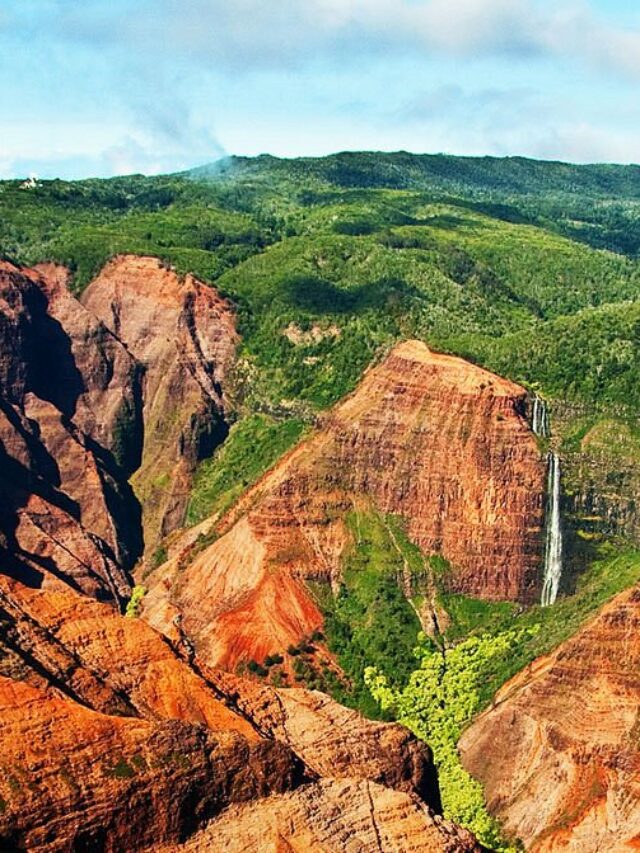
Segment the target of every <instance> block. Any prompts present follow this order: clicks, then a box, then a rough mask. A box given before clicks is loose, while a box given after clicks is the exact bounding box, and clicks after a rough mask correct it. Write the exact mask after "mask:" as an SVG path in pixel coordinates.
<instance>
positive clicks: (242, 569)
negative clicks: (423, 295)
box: [145, 341, 545, 667]
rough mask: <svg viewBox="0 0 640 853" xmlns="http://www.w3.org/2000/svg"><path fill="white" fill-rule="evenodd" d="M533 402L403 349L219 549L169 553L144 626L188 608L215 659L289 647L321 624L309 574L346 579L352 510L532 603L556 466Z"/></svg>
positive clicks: (469, 577) (268, 482) (286, 462)
mask: <svg viewBox="0 0 640 853" xmlns="http://www.w3.org/2000/svg"><path fill="white" fill-rule="evenodd" d="M525 402H526V392H525V391H524V389H522V388H520V387H519V386H517V385H514V384H512V383H510V382H507V381H506V380H503V379H501V378H499V377H497V376H494V375H493V374H490V373H488V372H487V371H485V370H482V369H480V368H478V367H476V366H474V365H471V364H469V363H467V362H465V361H463V360H462V359H459V358H453V357H450V356H443V355H438V354H436V353H433V352H431V351H430V350H429V349H428V348H427V347H426V346H425V345H424V344H421V343H419V342H417V341H409V342H406V343H403V344H400V345H399V346H397V347H396V348H395V349H394V350H393V351H392V352H391V354H390V355H389V356H388V357H387V358H386V359H385V360H384V362H383V363H382V364H380V365H378V366H377V367H375V368H373V369H372V370H370V371H369V372H368V373H367V374H366V375H365V377H364V379H363V380H362V382H361V384H360V386H359V387H358V389H357V390H356V391H355V392H354V393H353V394H352V395H351V396H350V397H348V398H346V399H345V400H344V401H343V402H342V403H340V404H339V405H338V406H336V407H335V408H334V409H333V410H332V411H331V412H330V413H328V414H327V415H326V416H325V417H324V419H323V421H322V423H321V424H320V426H319V428H318V430H317V431H316V433H315V435H313V436H312V437H311V438H310V439H309V440H308V441H306V442H303V443H302V444H301V445H299V446H298V447H297V448H295V449H294V450H293V451H292V452H291V453H290V454H288V456H286V457H285V458H284V459H283V460H282V461H281V462H280V463H279V464H278V465H277V466H276V467H275V468H274V469H272V471H271V472H269V473H268V474H267V475H266V476H265V477H264V478H263V479H262V480H261V481H260V482H259V483H258V484H257V485H256V486H255V487H254V488H253V489H252V490H250V491H249V492H248V493H247V494H246V495H245V497H244V498H243V499H242V500H241V501H240V503H239V504H238V505H237V506H236V507H235V509H233V510H232V511H231V512H230V513H229V514H228V515H227V516H226V517H225V518H224V519H222V521H221V522H220V523H219V524H218V525H217V528H216V529H217V532H218V533H219V534H220V536H219V538H218V539H217V541H215V543H214V544H213V545H211V546H210V547H209V548H207V549H205V550H204V551H201V552H200V553H199V554H198V555H197V556H196V557H195V559H191V557H190V555H189V547H190V544H191V543H192V542H193V537H192V534H187V536H186V538H185V540H184V541H183V542H182V543H181V542H178V543H177V544H176V545H175V546H174V547H173V548H172V551H171V560H170V561H169V562H168V564H167V565H165V566H164V567H163V568H162V569H161V571H159V572H158V573H157V574H156V576H155V579H154V580H153V581H152V585H153V589H152V592H151V593H150V595H149V596H148V597H147V600H146V603H145V614H146V618H148V619H149V621H150V622H151V623H152V624H154V625H155V626H157V627H158V628H160V629H161V630H164V631H166V632H168V633H169V634H171V632H172V631H174V621H175V618H176V615H177V614H178V618H180V616H179V614H181V620H182V621H181V625H182V630H183V631H184V632H185V633H186V634H188V635H189V636H190V637H191V638H192V639H193V640H194V641H195V642H196V646H197V648H198V650H199V653H200V654H201V655H202V656H203V658H205V659H206V660H207V661H209V662H211V663H214V664H218V665H222V666H225V667H233V666H234V665H235V664H237V663H238V661H240V660H243V659H247V658H252V657H253V658H255V659H256V660H262V659H263V658H264V656H265V655H266V654H269V653H273V652H279V651H282V650H283V649H286V647H287V646H288V645H289V644H290V643H295V642H297V641H298V640H299V639H300V637H302V636H304V635H308V634H310V633H311V632H312V631H313V630H315V629H316V628H317V627H318V626H319V625H320V624H321V622H322V616H321V614H320V612H319V610H318V608H317V607H316V605H315V604H314V603H313V601H312V599H311V597H310V596H309V593H308V590H307V588H306V586H305V581H310V580H319V581H325V582H330V583H332V584H333V585H334V586H335V584H336V583H337V582H338V581H339V579H340V564H341V556H342V554H343V552H344V549H345V547H346V545H347V544H348V542H349V536H348V532H347V529H346V526H345V524H344V516H345V514H346V513H347V512H348V511H349V510H351V509H353V508H354V507H360V508H363V507H364V508H365V509H366V508H367V507H373V508H374V509H375V510H377V511H378V512H380V513H385V514H386V513H394V514H399V515H402V516H403V517H404V518H405V519H406V520H407V532H408V534H409V536H410V538H411V539H412V540H413V541H414V542H415V543H417V544H418V545H420V547H421V548H422V549H423V550H424V551H425V552H426V553H427V554H429V553H435V554H441V555H443V556H444V557H445V558H446V559H447V560H449V561H450V563H451V567H452V568H451V572H450V573H449V575H448V579H447V582H448V584H449V586H450V588H451V589H453V590H456V591H460V592H465V593H468V594H471V595H477V596H481V597H485V598H490V599H503V598H507V599H513V600H522V601H532V600H534V599H535V598H536V597H537V595H538V591H539V586H540V574H541V571H540V569H541V566H540V562H541V536H540V532H541V528H542V522H543V495H544V483H545V465H544V462H543V460H542V458H541V456H540V453H539V450H538V447H537V443H536V440H535V437H534V436H533V434H532V433H531V431H530V429H529V426H528V423H527V421H526V418H525ZM214 522H215V520H212V521H211V522H209V523H208V525H207V524H205V525H203V526H202V527H201V528H200V530H201V532H206V531H207V530H208V531H209V532H210V531H211V530H213V529H214ZM172 583H173V589H172V590H171V593H170V594H169V593H167V587H168V586H170V585H171V584H172Z"/></svg>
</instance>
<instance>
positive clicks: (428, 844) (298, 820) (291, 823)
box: [161, 780, 483, 853]
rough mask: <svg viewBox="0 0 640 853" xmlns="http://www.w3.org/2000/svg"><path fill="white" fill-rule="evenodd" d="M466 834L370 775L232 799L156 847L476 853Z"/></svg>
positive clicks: (264, 852) (174, 850)
mask: <svg viewBox="0 0 640 853" xmlns="http://www.w3.org/2000/svg"><path fill="white" fill-rule="evenodd" d="M482 849H483V848H481V847H480V845H479V844H478V843H477V841H476V840H475V839H474V837H473V836H472V835H471V833H469V832H466V831H465V830H461V829H460V828H459V827H457V826H455V825H453V824H451V823H450V822H449V821H446V820H443V819H442V818H441V817H437V816H434V815H431V814H429V812H428V811H425V809H424V807H423V806H422V805H421V804H420V802H419V801H417V800H416V799H415V798H413V797H410V796H409V795H407V794H402V793H400V792H398V791H392V790H390V789H389V788H383V787H382V786H381V785H376V784H375V783H374V782H368V781H361V782H353V781H346V780H327V781H323V782H320V783H317V784H315V785H306V786H305V787H303V788H299V789H298V790H297V791H294V792H292V793H288V794H284V795H280V796H272V797H268V798H267V799H265V800H263V801H262V802H260V803H257V804H254V805H252V806H249V807H245V806H233V807H231V808H229V809H228V810H227V811H226V812H225V813H224V814H223V815H221V817H220V818H218V819H217V820H214V821H213V822H212V823H211V824H210V825H209V826H208V827H207V828H206V829H205V830H203V831H202V832H199V833H197V834H196V835H194V836H193V837H192V838H190V839H189V840H188V841H187V842H186V843H185V844H182V845H176V846H171V847H165V848H163V850H162V851H161V853H178V851H184V853H207V851H211V850H228V851H229V853H245V851H248V853H283V851H287V853H307V851H309V850H313V851H314V853H336V851H339V850H357V851H359V853H411V851H415V853H425V851H428V853H480V851H481V850H482Z"/></svg>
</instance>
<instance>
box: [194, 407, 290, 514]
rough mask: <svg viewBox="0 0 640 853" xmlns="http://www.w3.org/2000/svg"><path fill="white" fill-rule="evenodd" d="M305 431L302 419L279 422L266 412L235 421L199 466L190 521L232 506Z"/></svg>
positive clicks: (221, 511) (220, 511)
mask: <svg viewBox="0 0 640 853" xmlns="http://www.w3.org/2000/svg"><path fill="white" fill-rule="evenodd" d="M303 430H304V424H303V422H302V421H300V420H296V419H294V418H291V419H289V420H285V421H276V420H274V419H273V418H270V417H267V416H266V415H250V416H249V417H246V418H244V419H243V420H241V421H239V422H238V423H237V424H234V426H232V427H231V430H230V431H229V436H228V438H227V440H226V441H225V443H224V444H223V445H222V446H221V447H220V448H219V449H218V451H217V453H216V454H215V455H214V456H213V457H212V458H211V459H207V460H205V461H204V462H202V463H201V464H200V466H199V467H198V470H197V472H196V475H195V480H194V486H193V491H192V494H191V500H190V502H189V508H188V510H187V522H188V523H189V524H196V523H197V522H198V521H201V520H202V519H203V518H207V517H208V516H209V515H213V514H214V513H223V512H224V511H225V510H227V509H229V507H230V506H232V504H233V503H234V502H235V501H236V500H237V499H238V497H239V496H240V495H241V494H242V493H243V492H244V491H245V490H246V489H247V487H248V486H251V485H253V483H255V482H256V480H258V479H259V478H260V477H261V475H262V474H264V472H265V471H266V470H267V469H268V468H269V467H270V466H271V465H273V463H274V462H275V461H276V460H277V459H278V458H279V457H280V456H282V454H283V453H284V452H285V451H287V450H288V449H289V448H290V447H291V446H292V445H293V444H295V442H296V441H298V439H299V438H300V436H301V435H302V432H303Z"/></svg>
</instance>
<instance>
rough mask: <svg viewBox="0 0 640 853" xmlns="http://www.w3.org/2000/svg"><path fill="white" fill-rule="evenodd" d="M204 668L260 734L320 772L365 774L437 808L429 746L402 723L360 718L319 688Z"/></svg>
mask: <svg viewBox="0 0 640 853" xmlns="http://www.w3.org/2000/svg"><path fill="white" fill-rule="evenodd" d="M205 672H207V674H208V678H209V680H210V682H211V683H212V684H215V685H216V687H218V688H219V689H220V691H221V692H222V693H223V694H224V695H225V696H233V697H234V706H235V707H236V708H237V709H238V710H239V711H241V712H242V713H244V714H246V716H247V718H248V719H250V720H251V722H252V724H253V725H254V726H255V727H256V728H257V730H258V731H259V732H261V734H263V735H264V736H266V737H270V738H271V737H275V738H276V739H277V740H280V741H282V742H283V743H288V744H289V745H290V746H291V748H292V749H293V750H294V751H295V753H296V754H297V755H299V756H300V758H302V759H303V760H304V763H305V765H306V766H307V767H308V768H309V769H310V770H312V771H313V772H314V773H316V774H317V775H318V776H321V777H333V778H350V779H369V780H371V781H373V782H378V783H380V784H382V785H384V786H385V787H388V788H394V789H395V790H398V791H405V792H407V793H411V794H418V795H419V796H420V798H421V799H422V800H423V801H424V802H426V803H428V804H429V805H430V806H431V807H432V808H433V809H435V810H436V811H440V810H441V806H440V799H439V791H438V781H437V778H436V773H435V769H434V765H433V760H432V756H431V751H430V750H429V748H428V747H427V746H426V745H425V744H424V743H422V742H421V741H419V740H417V739H416V738H415V737H414V736H413V735H412V734H411V733H410V732H409V731H408V730H407V729H405V728H404V727H403V726H399V725H392V724H389V723H375V722H372V721H371V720H364V719H363V717H361V716H360V714H358V713H356V712H355V711H351V710H349V709H348V708H344V707H343V706H342V705H339V704H338V703H337V702H335V701H334V700H333V699H330V698H329V697H328V696H327V695H325V694H324V693H320V692H318V691H310V690H291V689H286V690H274V689H273V688H271V687H264V686H261V685H257V684H254V683H250V682H247V681H245V680H244V679H240V678H238V677H237V676H234V675H231V674H229V673H226V672H223V671H220V670H209V669H208V668H207V669H206V670H205Z"/></svg>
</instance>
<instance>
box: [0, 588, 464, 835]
mask: <svg viewBox="0 0 640 853" xmlns="http://www.w3.org/2000/svg"><path fill="white" fill-rule="evenodd" d="M181 652H186V650H184V649H182V650H181V649H174V648H172V647H171V645H170V644H169V643H168V642H167V640H166V639H164V638H163V637H162V636H161V635H159V634H157V633H156V632H155V631H154V630H153V629H152V628H150V627H149V626H148V625H146V624H145V623H144V622H142V621H141V620H139V619H131V618H126V617H122V616H120V615H118V614H117V613H116V612H115V610H114V609H113V608H112V607H110V606H108V605H106V604H100V603H98V602H92V601H90V600H89V599H88V598H87V597H86V596H82V595H78V594H77V593H74V592H71V591H69V590H60V591H58V590H34V589H31V588H29V587H27V586H25V585H24V584H21V583H20V582H18V581H15V580H11V579H8V578H6V577H0V754H1V755H2V762H1V763H2V767H3V773H2V774H0V847H2V846H3V845H4V846H5V847H9V848H11V847H27V848H28V849H30V850H37V851H57V850H68V849H76V850H88V849H92V850H93V849H108V850H122V851H124V850H131V849H144V848H146V847H149V848H152V849H158V848H159V847H161V846H162V845H170V846H171V845H176V844H178V842H180V841H182V840H184V839H185V838H187V837H189V836H190V835H191V834H192V833H194V832H196V831H197V830H199V829H200V828H202V827H203V826H204V825H205V824H206V823H207V822H208V821H209V820H211V819H212V818H214V817H216V815H218V814H220V813H221V812H222V811H223V810H224V809H225V808H226V807H227V806H229V805H230V804H234V803H235V804H240V803H245V802H246V803H251V804H252V807H256V808H257V809H258V812H257V814H258V816H259V815H260V814H262V809H263V806H262V798H264V797H266V798H267V800H265V802H266V803H267V806H266V808H267V809H269V808H270V807H271V805H270V804H271V803H272V802H274V803H277V802H278V801H277V800H272V798H273V797H278V796H279V795H280V794H283V793H286V792H287V791H291V792H292V791H298V790H299V791H300V797H301V799H300V803H305V802H310V803H313V802H316V801H317V802H318V803H319V804H320V806H321V814H320V818H319V819H320V823H322V822H324V823H325V824H326V823H327V822H328V821H329V818H330V814H331V809H333V811H335V808H336V806H337V805H339V803H340V802H343V801H344V803H345V805H346V804H347V801H349V802H350V803H351V805H350V809H351V812H347V813H345V815H344V816H343V823H344V826H345V827H346V828H345V830H344V831H345V832H346V831H347V830H348V827H349V824H350V821H353V826H352V829H351V831H352V832H354V833H357V832H359V831H360V822H361V821H362V820H363V819H364V818H365V812H364V810H363V809H364V806H366V803H367V802H368V801H369V800H368V799H366V798H365V793H364V792H366V791H368V790H369V788H368V787H367V786H368V784H369V783H370V784H371V786H372V787H371V791H370V794H371V798H372V800H373V801H375V802H378V801H379V802H380V817H379V819H374V818H370V820H372V821H373V824H372V825H373V826H375V825H376V824H379V825H380V827H382V828H384V830H383V829H381V832H382V831H384V832H385V833H387V835H386V836H385V835H384V834H383V836H382V837H387V836H388V837H389V838H393V839H395V838H404V837H405V835H407V837H410V836H411V834H413V835H415V837H416V838H417V839H419V838H420V833H421V832H422V833H423V834H424V838H423V841H424V843H427V842H429V843H430V842H431V840H432V838H433V839H437V840H438V844H440V841H441V840H442V841H443V843H442V846H437V845H436V846H434V847H433V849H434V850H440V849H442V850H449V849H456V848H455V847H453V848H451V847H447V846H445V845H444V842H445V841H447V842H448V840H449V839H450V836H451V837H458V836H457V835H456V833H459V837H460V838H461V839H463V840H465V843H467V841H468V842H469V844H470V846H469V847H468V848H467V847H460V848H459V849H461V850H462V849H469V850H475V849H477V848H476V847H474V846H472V842H473V839H471V837H470V836H469V835H468V834H467V833H461V832H460V831H459V830H457V829H455V828H453V827H450V826H449V824H446V822H443V821H442V820H441V819H440V818H438V817H437V814H438V813H439V811H440V803H439V793H438V787H437V780H436V774H435V770H434V767H433V763H432V759H431V754H430V751H429V749H428V747H427V746H426V745H424V744H422V743H420V742H419V741H417V740H416V739H415V738H414V737H413V736H412V735H411V734H410V733H409V732H407V731H406V730H405V729H403V728H402V727H401V726H397V725H388V724H381V723H372V722H369V721H366V720H364V719H363V718H362V717H360V716H359V715H358V714H356V713H354V712H352V711H348V710H347V709H345V708H342V707H341V706H339V705H338V704H337V703H335V702H334V701H333V700H331V699H329V698H328V697H326V696H323V695H322V694H318V693H309V692H307V691H304V690H294V691H287V690H274V689H270V688H262V687H259V686H257V685H254V684H252V683H250V682H246V681H244V680H243V679H239V678H237V677H234V676H230V675H229V674H227V673H222V672H219V671H216V670H213V669H211V668H209V667H207V666H205V665H203V664H202V663H201V662H200V661H198V659H197V658H194V657H193V656H192V655H189V654H186V653H185V656H184V657H183V656H181ZM319 779H333V780H340V781H339V782H338V781H335V782H333V783H332V784H331V785H328V786H327V785H325V784H324V783H322V784H321V783H319V782H318V781H317V780H319ZM365 782H366V783H367V784H366V785H363V784H361V783H365ZM307 789H308V790H307ZM325 789H326V790H325ZM350 790H352V793H351V794H349V793H348V792H349V791H350ZM391 790H393V791H396V792H397V794H398V798H397V799H394V798H393V797H392V798H391V801H390V802H392V803H396V805H394V807H393V808H391V807H389V808H387V806H384V805H383V803H386V802H387V801H388V800H389V798H388V796H387V794H386V793H385V792H386V791H391ZM305 791H306V793H304V792H305ZM341 791H345V792H347V793H344V794H341V793H340V792H341ZM372 807H373V806H372ZM278 808H279V807H278ZM283 815H284V813H283ZM312 817H313V815H311V817H309V820H307V818H306V817H305V816H304V810H303V812H301V813H300V814H299V815H298V817H297V818H296V825H295V827H292V832H293V833H294V836H298V835H300V837H301V838H302V839H304V838H306V837H307V836H306V835H305V833H307V831H309V832H311V833H313V832H316V831H320V824H319V823H318V822H317V821H315V822H314V821H313V820H312V819H311V818H312ZM283 819H284V818H283ZM309 821H310V824H309V827H308V828H307V823H308V822H309ZM252 825H257V823H255V824H252V823H250V824H248V826H247V833H248V835H247V837H248V838H250V832H251V829H250V827H251V826H252ZM362 831H363V833H364V835H363V838H364V839H368V833H370V831H371V828H370V827H369V825H368V824H367V825H365V826H362ZM322 832H329V828H328V826H327V827H326V828H325V829H324V830H322ZM308 837H309V838H312V837H314V836H313V834H311V835H309V836H308ZM319 837H320V836H319ZM411 837H412V836H411ZM327 838H330V835H328V836H327ZM416 843H417V842H416ZM329 849H330V848H329ZM363 849H368V848H363ZM371 849H378V848H371ZM391 849H393V848H391ZM417 849H419V848H417ZM427 849H428V848H427Z"/></svg>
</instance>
